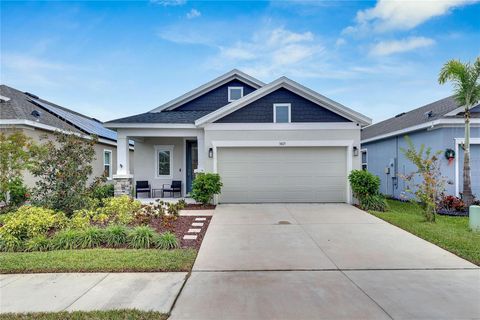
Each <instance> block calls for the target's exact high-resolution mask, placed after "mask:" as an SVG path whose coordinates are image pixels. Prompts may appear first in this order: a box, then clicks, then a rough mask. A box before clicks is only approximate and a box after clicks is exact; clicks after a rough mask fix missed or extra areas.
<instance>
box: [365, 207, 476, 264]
mask: <svg viewBox="0 0 480 320" xmlns="http://www.w3.org/2000/svg"><path fill="white" fill-rule="evenodd" d="M388 204H389V206H390V210H389V211H388V212H375V211H371V212H370V213H371V214H373V215H375V216H377V217H379V218H380V219H383V220H385V221H387V222H390V223H391V224H393V225H396V226H397V227H400V228H402V229H404V230H406V231H408V232H410V233H413V234H414V235H416V236H418V237H420V238H422V239H425V240H427V241H429V242H431V243H434V244H436V245H437V246H439V247H442V248H444V249H445V250H448V251H450V252H452V253H454V254H456V255H458V256H460V257H462V258H464V259H466V260H468V261H471V262H473V263H474V264H476V265H480V232H472V231H471V230H470V229H469V227H468V217H449V216H441V215H437V216H436V222H434V223H432V222H425V219H424V218H423V215H422V212H421V209H420V208H419V207H418V206H417V205H415V204H412V203H408V202H407V203H406V202H401V201H396V200H388Z"/></svg>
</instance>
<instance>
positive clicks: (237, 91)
mask: <svg viewBox="0 0 480 320" xmlns="http://www.w3.org/2000/svg"><path fill="white" fill-rule="evenodd" d="M242 97H243V87H228V102H232V101H235V100H238V99H240V98H242Z"/></svg>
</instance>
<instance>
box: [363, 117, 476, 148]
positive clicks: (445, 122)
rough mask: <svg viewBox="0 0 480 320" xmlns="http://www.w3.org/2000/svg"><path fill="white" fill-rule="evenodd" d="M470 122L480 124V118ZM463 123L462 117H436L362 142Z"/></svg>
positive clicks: (461, 124)
mask: <svg viewBox="0 0 480 320" xmlns="http://www.w3.org/2000/svg"><path fill="white" fill-rule="evenodd" d="M470 123H471V124H473V125H477V124H479V125H480V119H470ZM464 125H465V120H463V119H438V120H434V121H431V122H426V123H421V124H417V125H415V126H411V127H407V128H404V129H400V130H396V131H392V132H389V133H385V134H381V135H378V136H376V137H373V138H369V139H364V140H362V143H369V142H373V141H377V140H381V139H386V138H390V137H394V136H398V135H402V134H406V133H409V132H413V131H417V130H422V129H427V128H430V129H437V128H438V127H440V126H464ZM367 128H368V127H367Z"/></svg>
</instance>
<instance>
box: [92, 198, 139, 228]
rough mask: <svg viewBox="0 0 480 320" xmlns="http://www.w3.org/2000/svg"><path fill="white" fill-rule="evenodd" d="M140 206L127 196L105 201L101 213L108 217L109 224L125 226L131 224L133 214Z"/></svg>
mask: <svg viewBox="0 0 480 320" xmlns="http://www.w3.org/2000/svg"><path fill="white" fill-rule="evenodd" d="M141 207H142V204H141V203H140V201H137V200H134V199H132V198H130V197H129V196H121V197H114V198H109V199H106V200H105V206H104V207H103V208H101V209H100V210H101V213H104V214H106V215H107V216H108V221H109V223H112V224H123V225H127V224H129V223H130V222H132V220H133V218H134V216H133V215H134V213H135V212H137V211H138V210H140V208H141Z"/></svg>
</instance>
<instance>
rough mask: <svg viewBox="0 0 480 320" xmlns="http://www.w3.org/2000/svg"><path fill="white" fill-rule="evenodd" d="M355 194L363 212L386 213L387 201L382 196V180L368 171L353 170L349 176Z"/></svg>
mask: <svg viewBox="0 0 480 320" xmlns="http://www.w3.org/2000/svg"><path fill="white" fill-rule="evenodd" d="M348 180H349V181H350V185H351V187H352V191H353V194H354V195H355V197H356V198H357V199H358V201H359V203H360V208H361V209H363V210H375V211H386V210H387V209H388V205H387V201H386V200H385V198H384V197H383V196H382V195H381V194H380V191H379V190H380V178H379V177H377V176H375V175H373V174H371V173H370V172H368V171H366V170H352V172H351V173H350V175H349V176H348Z"/></svg>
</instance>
